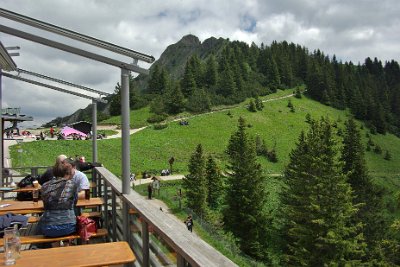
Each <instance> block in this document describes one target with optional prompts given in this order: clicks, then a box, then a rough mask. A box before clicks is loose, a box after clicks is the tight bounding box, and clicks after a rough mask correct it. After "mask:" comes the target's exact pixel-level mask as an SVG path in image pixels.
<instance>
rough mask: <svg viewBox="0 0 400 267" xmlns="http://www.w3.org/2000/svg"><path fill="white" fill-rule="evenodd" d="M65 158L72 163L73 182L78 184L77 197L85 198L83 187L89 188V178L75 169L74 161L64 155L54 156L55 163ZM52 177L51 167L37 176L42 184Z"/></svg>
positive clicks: (59, 162) (61, 161)
mask: <svg viewBox="0 0 400 267" xmlns="http://www.w3.org/2000/svg"><path fill="white" fill-rule="evenodd" d="M65 160H68V162H69V164H71V165H72V171H73V172H72V173H73V178H72V179H73V180H74V181H75V183H77V184H78V192H79V194H78V198H79V199H84V198H85V189H90V183H89V179H88V178H87V176H86V174H84V173H83V172H81V171H79V170H77V169H76V163H75V161H73V160H71V159H69V158H68V157H67V156H65V155H59V156H58V157H57V158H56V164H55V166H56V165H58V164H61V163H63V162H64V161H65ZM53 177H54V174H53V168H49V169H47V170H46V172H45V173H44V174H43V175H42V176H40V178H39V180H38V181H39V184H40V185H43V184H44V183H46V182H47V181H49V180H51V179H52V178H53Z"/></svg>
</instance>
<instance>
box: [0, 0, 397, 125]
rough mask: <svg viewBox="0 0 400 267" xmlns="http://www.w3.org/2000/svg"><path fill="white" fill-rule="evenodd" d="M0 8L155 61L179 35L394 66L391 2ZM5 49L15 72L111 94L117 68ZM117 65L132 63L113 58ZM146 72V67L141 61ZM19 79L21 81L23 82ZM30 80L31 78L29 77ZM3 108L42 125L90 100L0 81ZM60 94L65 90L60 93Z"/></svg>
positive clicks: (121, 1)
mask: <svg viewBox="0 0 400 267" xmlns="http://www.w3.org/2000/svg"><path fill="white" fill-rule="evenodd" d="M0 7H1V8H4V9H7V10H10V11H13V12H16V13H19V14H22V15H25V16H29V17H32V18H35V19H38V20H42V21H45V22H48V23H52V24H55V25H57V26H61V27H64V28H67V29H70V30H73V31H76V32H79V33H82V34H85V35H90V36H92V37H95V38H98V39H102V40H105V41H107V42H111V43H114V44H117V45H120V46H123V47H127V48H130V49H133V50H136V51H139V52H142V53H145V54H149V55H153V56H154V57H155V58H156V59H158V58H159V56H160V55H161V53H162V52H163V51H164V50H165V48H166V47H167V46H168V45H170V44H173V43H176V42H178V41H179V40H180V39H181V38H182V37H183V36H184V35H187V34H194V35H196V36H198V37H199V39H200V40H201V41H204V40H205V39H207V38H209V37H211V36H214V37H217V38H218V37H222V38H229V39H230V40H240V41H244V42H247V43H249V44H250V43H251V42H255V43H256V44H257V45H260V44H261V43H262V42H263V43H264V44H266V45H269V44H270V43H271V42H272V41H273V40H277V41H283V40H286V41H288V42H294V43H296V44H300V45H302V46H305V47H307V48H308V49H309V50H310V51H313V50H314V49H317V48H319V49H321V50H322V51H323V52H324V53H325V54H327V55H333V54H335V55H336V57H337V58H338V59H340V60H342V61H353V62H354V63H356V64H357V63H358V62H361V63H362V62H363V61H364V59H365V58H366V57H371V58H374V57H377V58H378V59H380V60H382V62H384V61H386V60H391V59H394V60H396V61H399V60H400V27H399V25H400V17H399V14H400V3H399V2H398V0H380V1H377V0H353V1H347V0H279V1H278V0H275V1H272V0H229V1H225V0H196V1H194V0H193V1H189V0H171V1H170V0H136V1H127V0H108V1H106V0H84V1H82V0H57V1H54V0H0ZM0 23H1V24H2V25H6V26H9V27H12V28H16V29H20V30H24V31H27V32H29V33H32V34H36V35H40V36H42V37H46V38H49V39H52V40H56V41H59V42H63V43H66V44H70V45H73V46H75V47H79V48H82V49H86V50H89V51H92V52H95V53H101V54H102V55H105V56H115V55H113V54H111V53H109V52H103V51H101V50H99V49H96V48H92V47H90V46H88V45H84V44H81V43H78V42H75V41H71V40H68V39H66V38H63V37H60V36H57V35H54V34H50V33H46V32H43V31H40V30H37V29H34V28H30V27H28V26H25V25H22V24H19V23H16V22H13V21H10V20H8V19H4V18H1V17H0ZM0 40H1V42H2V43H3V45H4V46H6V47H7V46H20V47H21V49H20V51H19V53H20V56H18V57H14V58H13V59H14V61H15V62H16V64H17V66H18V67H19V68H21V69H25V70H29V71H33V72H37V73H41V74H44V75H47V76H50V77H54V78H59V79H63V80H66V81H69V82H72V83H75V84H80V85H84V86H87V87H91V88H93V89H97V90H101V91H104V92H109V93H112V92H113V91H114V88H115V85H116V83H117V82H119V81H120V70H119V69H118V68H115V67H111V66H107V65H105V64H103V63H100V62H96V61H92V60H89V59H84V58H81V57H78V56H75V55H72V54H68V53H65V52H62V51H59V50H56V49H53V48H50V47H45V46H42V45H40V44H36V43H32V42H30V41H26V40H23V39H20V38H17V37H13V36H10V35H7V34H4V33H0ZM116 58H117V59H119V60H121V61H124V62H128V63H129V62H131V59H129V58H125V57H122V56H116ZM139 66H141V67H144V68H148V67H149V65H148V64H145V63H140V62H139ZM25 77H26V76H25ZM29 78H32V77H29ZM2 87H3V99H2V101H3V102H2V105H3V108H4V107H21V112H22V113H23V114H26V115H31V116H33V117H34V119H35V121H34V122H33V123H30V124H28V123H26V122H25V123H23V124H21V126H22V127H24V126H28V125H29V126H30V125H41V124H42V123H44V122H48V121H50V120H52V119H54V118H56V117H58V116H66V115H69V114H71V113H73V112H74V111H75V110H77V109H79V108H84V107H86V106H87V105H88V104H90V103H91V101H90V100H86V99H82V98H79V97H75V96H72V95H68V94H64V93H60V92H57V91H53V90H51V89H46V88H41V87H38V86H34V85H30V84H27V83H24V82H20V81H14V80H12V79H9V78H7V77H3V86H2ZM65 88H66V89H70V88H68V87H65Z"/></svg>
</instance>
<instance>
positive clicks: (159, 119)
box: [147, 114, 167, 123]
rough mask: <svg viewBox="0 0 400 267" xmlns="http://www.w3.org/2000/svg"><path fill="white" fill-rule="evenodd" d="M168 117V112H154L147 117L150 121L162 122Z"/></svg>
mask: <svg viewBox="0 0 400 267" xmlns="http://www.w3.org/2000/svg"><path fill="white" fill-rule="evenodd" d="M166 118H167V115H166V114H154V115H152V116H150V117H149V118H148V119H147V122H148V123H156V122H162V121H163V120H165V119H166Z"/></svg>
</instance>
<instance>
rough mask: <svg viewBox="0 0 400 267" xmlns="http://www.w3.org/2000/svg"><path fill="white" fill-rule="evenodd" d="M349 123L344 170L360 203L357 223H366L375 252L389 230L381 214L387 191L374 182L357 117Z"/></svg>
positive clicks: (345, 138)
mask: <svg viewBox="0 0 400 267" xmlns="http://www.w3.org/2000/svg"><path fill="white" fill-rule="evenodd" d="M345 125H346V130H345V135H344V137H343V149H342V161H343V162H344V165H343V173H344V174H346V175H347V176H348V182H349V183H350V185H351V187H352V189H353V194H354V199H353V203H354V204H358V205H359V206H360V207H359V210H358V212H357V214H356V216H355V217H354V223H363V224H364V227H363V228H364V229H363V232H364V236H365V240H366V241H367V243H368V245H369V248H370V251H371V250H372V249H373V246H374V245H376V242H377V241H379V240H380V239H381V238H382V237H383V234H384V232H386V230H387V225H385V223H384V219H383V217H382V214H381V211H382V210H383V205H382V204H383V203H382V194H383V192H382V189H380V188H378V187H377V186H376V185H374V184H373V183H372V180H371V178H370V176H369V175H368V171H367V167H366V163H365V159H364V147H363V145H362V143H361V134H360V131H359V130H358V128H357V124H356V123H355V121H354V120H353V119H349V120H348V121H347V122H346V124H345ZM360 204H361V205H360Z"/></svg>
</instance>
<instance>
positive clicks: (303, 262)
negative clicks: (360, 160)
mask: <svg viewBox="0 0 400 267" xmlns="http://www.w3.org/2000/svg"><path fill="white" fill-rule="evenodd" d="M335 145H336V144H335V141H334V138H333V136H332V126H331V124H330V122H329V121H327V120H325V119H322V120H321V121H312V122H311V125H310V130H309V132H308V133H307V134H304V133H302V134H301V135H300V138H299V142H298V144H297V147H296V148H295V149H294V150H293V151H292V152H291V154H290V162H289V164H288V166H287V168H286V169H285V184H286V187H285V188H284V190H283V192H282V202H283V208H284V212H283V218H284V220H285V227H284V230H285V232H284V238H285V239H286V240H285V241H286V251H285V254H286V255H285V261H286V263H287V265H289V266H331V265H333V266H336V265H338V266H343V265H345V264H347V263H348V264H357V262H358V259H360V258H361V256H362V254H363V249H364V243H363V241H362V239H363V237H362V234H357V232H358V231H359V230H358V229H359V226H358V225H351V221H350V219H351V217H352V216H353V215H354V214H355V212H356V211H357V209H356V208H355V207H354V206H353V204H352V195H351V187H350V185H349V184H348V183H347V181H346V177H345V176H344V175H343V174H342V173H341V168H340V165H338V163H337V151H336V148H335Z"/></svg>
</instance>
